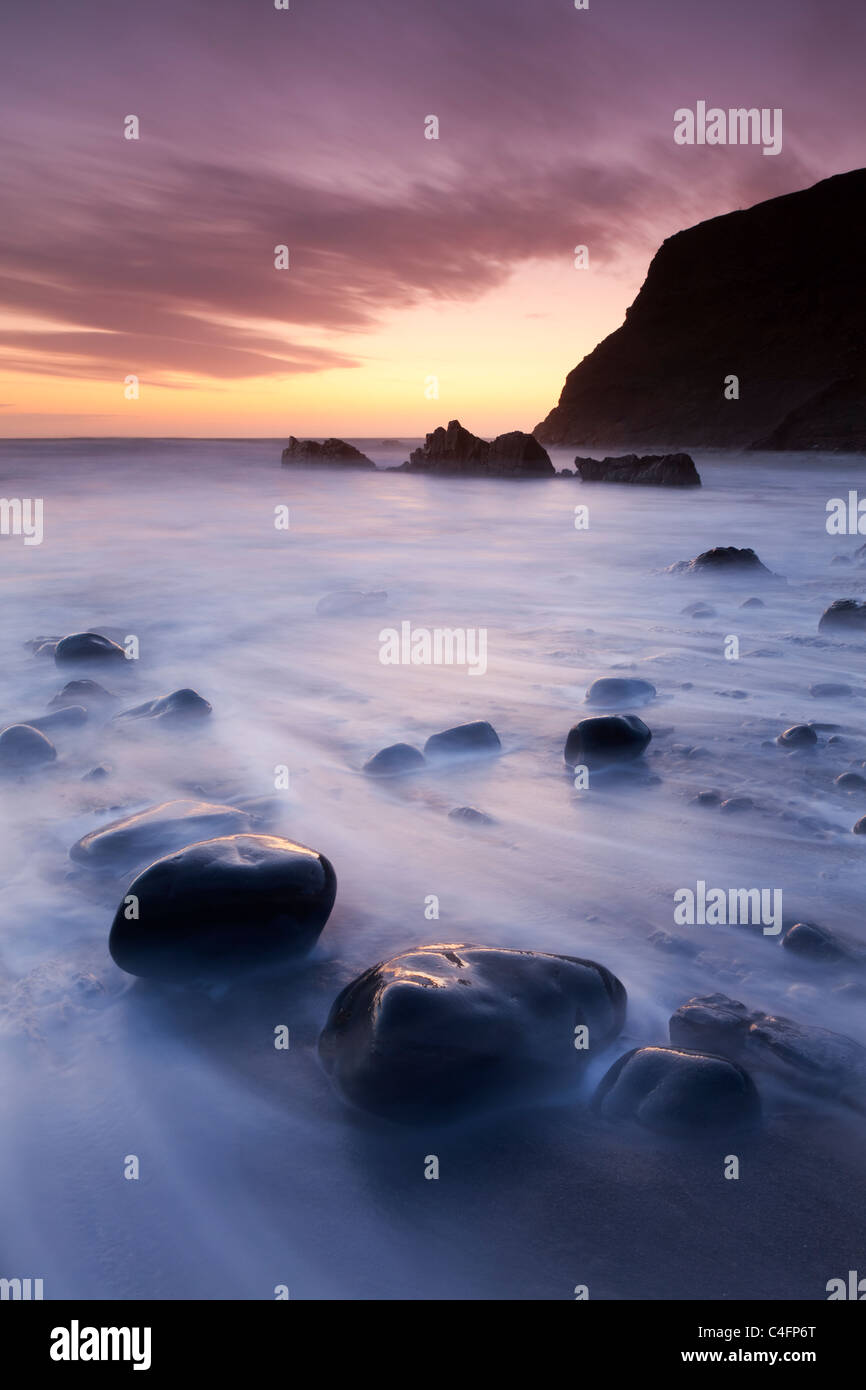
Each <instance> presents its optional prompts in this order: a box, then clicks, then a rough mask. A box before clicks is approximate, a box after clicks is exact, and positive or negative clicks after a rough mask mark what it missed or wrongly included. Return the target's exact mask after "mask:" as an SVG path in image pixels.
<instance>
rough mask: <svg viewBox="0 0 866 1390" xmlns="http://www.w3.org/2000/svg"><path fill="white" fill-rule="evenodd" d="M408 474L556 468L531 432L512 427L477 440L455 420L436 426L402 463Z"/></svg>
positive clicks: (545, 473) (530, 472) (546, 473)
mask: <svg viewBox="0 0 866 1390" xmlns="http://www.w3.org/2000/svg"><path fill="white" fill-rule="evenodd" d="M403 469H404V470H405V471H406V472H409V473H440V474H444V475H446V476H456V477H481V478H488V477H499V478H511V477H513V478H537V477H553V476H554V475H555V473H556V469H555V468H554V466H553V464H552V463H551V461H550V457H549V455H548V453H547V451H546V450H545V449H543V448H542V446H541V445H540V444H539V443H538V440H537V439H534V438H533V436H532V435H531V434H524V433H523V432H522V431H521V430H512V431H510V432H509V433H508V434H500V435H497V437H496V438H495V439H494V440H492V441H488V440H486V439H480V438H479V437H478V435H477V434H472V433H471V432H470V431H469V430H467V429H464V427H463V426H462V425H461V424H460V421H459V420H450V421H449V422H448V428H447V429H443V428H442V426H441V425H439V426H438V427H437V428H436V429H435V430H433V432H432V433H431V434H428V435H427V437H426V439H425V441H424V444H423V445H422V446H421V448H420V449H413V451H412V453H411V454H410V455H409V459H408V461H407V462H406V463H404V464H403Z"/></svg>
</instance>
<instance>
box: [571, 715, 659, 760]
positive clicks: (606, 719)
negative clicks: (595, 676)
mask: <svg viewBox="0 0 866 1390" xmlns="http://www.w3.org/2000/svg"><path fill="white" fill-rule="evenodd" d="M651 738H652V734H651V732H650V730H649V729H648V728H647V726H646V724H645V723H644V722H643V720H642V719H638V717H637V715H636V714H603V715H599V716H598V717H597V718H594V719H581V720H580V721H579V722H578V723H577V724H575V725H574V727H573V728H572V729H570V730H569V732H568V738H567V739H566V741H565V755H564V756H565V761H566V762H567V763H568V765H569V767H579V766H585V767H589V768H593V767H605V766H607V765H608V764H610V763H616V762H623V761H625V762H628V761H631V760H632V759H634V758H639V757H640V755H641V753H643V751H644V749H645V748H646V747H647V745H648V744H649V741H650V739H651Z"/></svg>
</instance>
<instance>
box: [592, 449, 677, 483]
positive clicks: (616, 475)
mask: <svg viewBox="0 0 866 1390" xmlns="http://www.w3.org/2000/svg"><path fill="white" fill-rule="evenodd" d="M574 463H575V467H576V469H577V472H578V473H579V474H580V476H581V478H582V479H583V481H584V482H585V483H632V484H635V485H637V486H638V487H700V486H701V478H700V474H699V473H698V470H697V469H696V468H695V464H694V459H692V458H691V457H690V455H689V454H644V455H643V456H642V457H641V456H640V455H638V454H622V455H621V456H620V457H619V458H605V459H601V460H599V459H590V458H581V457H580V455H578V457H577V458H576V459H575V460H574Z"/></svg>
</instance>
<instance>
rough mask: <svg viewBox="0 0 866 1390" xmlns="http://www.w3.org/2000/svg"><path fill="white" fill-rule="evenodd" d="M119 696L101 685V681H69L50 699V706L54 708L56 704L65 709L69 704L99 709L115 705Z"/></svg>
mask: <svg viewBox="0 0 866 1390" xmlns="http://www.w3.org/2000/svg"><path fill="white" fill-rule="evenodd" d="M117 698H118V697H117V696H116V695H112V693H111V691H110V690H106V689H105V686H104V685H100V684H99V681H89V680H82V681H67V682H66V684H65V685H64V687H63V689H62V690H59V691H58V692H57V694H56V695H55V696H54V698H53V699H52V700H49V701H48V708H49V709H52V708H53V707H54V706H55V705H56V706H58V707H59V708H61V709H64V708H65V707H66V706H67V705H81V706H82V707H83V708H84V709H86V710H91V709H99V708H104V707H105V706H107V705H113V704H114V703H115V701H116V700H117Z"/></svg>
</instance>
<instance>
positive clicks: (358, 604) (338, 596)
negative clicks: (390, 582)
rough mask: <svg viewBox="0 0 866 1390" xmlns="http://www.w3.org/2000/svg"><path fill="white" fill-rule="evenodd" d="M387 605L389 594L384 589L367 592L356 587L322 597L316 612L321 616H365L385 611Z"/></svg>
mask: <svg viewBox="0 0 866 1390" xmlns="http://www.w3.org/2000/svg"><path fill="white" fill-rule="evenodd" d="M387 607H388V595H387V593H386V591H385V590H384V589H376V590H372V591H371V592H370V593H366V594H364V593H361V592H360V591H358V590H355V589H341V590H339V591H337V592H336V593H333V594H325V596H324V597H323V598H320V599H319V602H318V603H317V604H316V612H317V613H318V615H319V617H320V618H345V617H348V616H354V615H356V614H357V615H358V616H360V617H364V616H368V615H370V616H374V615H375V614H377V613H384V612H385V610H386V608H387Z"/></svg>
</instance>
